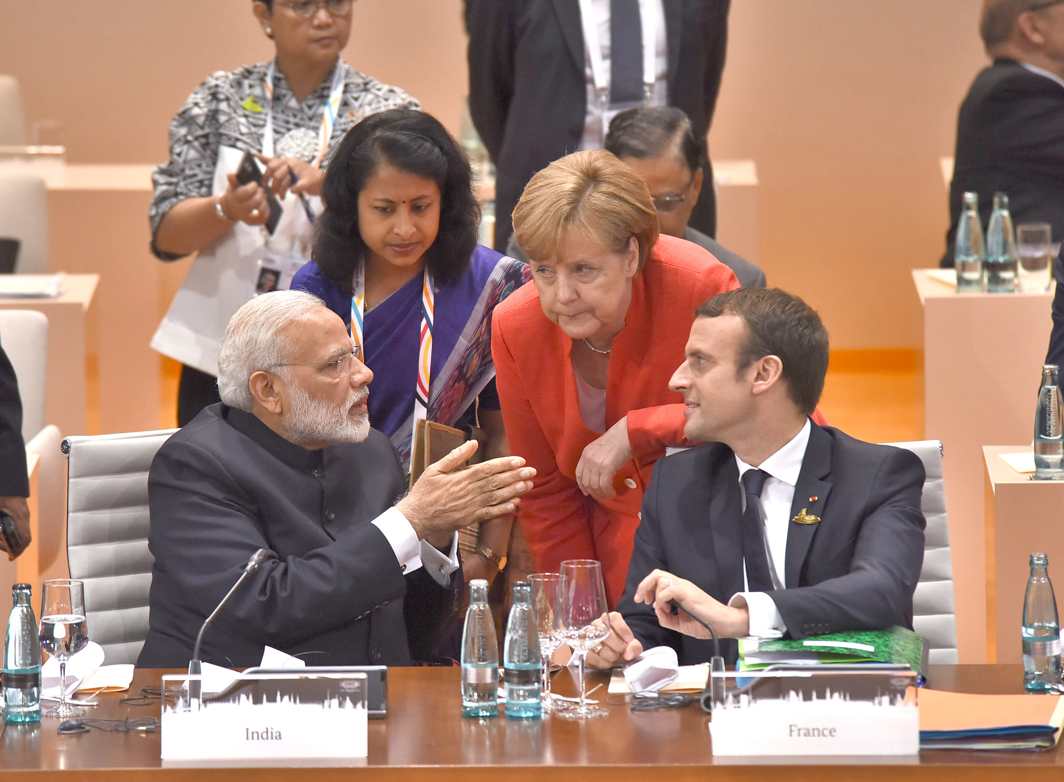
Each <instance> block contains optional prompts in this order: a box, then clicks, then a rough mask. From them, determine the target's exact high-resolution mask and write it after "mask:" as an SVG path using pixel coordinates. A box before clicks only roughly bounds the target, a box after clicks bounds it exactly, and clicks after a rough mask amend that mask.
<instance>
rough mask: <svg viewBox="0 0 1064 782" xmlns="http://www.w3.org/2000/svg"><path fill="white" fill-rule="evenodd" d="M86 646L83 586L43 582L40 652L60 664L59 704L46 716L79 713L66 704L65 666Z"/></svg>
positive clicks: (58, 580) (68, 581) (66, 581)
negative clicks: (41, 650)
mask: <svg viewBox="0 0 1064 782" xmlns="http://www.w3.org/2000/svg"><path fill="white" fill-rule="evenodd" d="M88 642H89V629H88V627H87V626H86V623H85V583H84V582H83V581H78V580H75V579H67V578H53V579H49V580H47V581H45V582H44V591H43V593H42V594H41V648H42V649H44V650H45V651H46V652H48V653H49V654H51V655H54V656H55V657H56V658H57V659H58V660H59V704H58V705H57V706H56V707H55V708H54V709H50V710H49V711H48V712H46V715H47V716H49V717H58V718H59V719H66V718H67V717H70V716H72V715H74V714H78V713H79V710H78V709H75V708H74V707H73V706H71V705H70V704H69V703H67V694H66V692H67V688H66V666H67V660H68V659H70V657H71V655H74V654H77V653H78V652H80V651H81V650H82V649H84V648H85V644H87V643H88Z"/></svg>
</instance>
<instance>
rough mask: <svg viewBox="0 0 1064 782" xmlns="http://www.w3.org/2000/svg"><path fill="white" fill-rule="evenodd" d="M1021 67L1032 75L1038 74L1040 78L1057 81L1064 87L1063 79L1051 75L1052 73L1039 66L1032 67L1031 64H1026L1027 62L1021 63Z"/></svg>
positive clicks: (1053, 74)
mask: <svg viewBox="0 0 1064 782" xmlns="http://www.w3.org/2000/svg"><path fill="white" fill-rule="evenodd" d="M1020 65H1021V66H1023V67H1024V68H1026V69H1027V70H1029V71H1030V72H1031V73H1035V74H1037V75H1039V76H1044V77H1045V78H1047V79H1049V80H1050V81H1055V82H1056V83H1057V84H1059V85H1060V86H1061V87H1064V79H1061V78H1060V77H1059V76H1057V75H1056V74H1055V73H1051V72H1050V71H1047V70H1046V69H1045V68H1039V67H1038V66H1037V65H1030V64H1028V63H1025V62H1021V63H1020Z"/></svg>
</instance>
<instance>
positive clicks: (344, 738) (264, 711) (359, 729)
mask: <svg viewBox="0 0 1064 782" xmlns="http://www.w3.org/2000/svg"><path fill="white" fill-rule="evenodd" d="M298 676H299V674H298V673H295V672H294V673H293V677H292V678H293V680H296V679H297V677H298ZM185 678H186V677H163V685H164V691H167V692H174V688H173V687H172V686H170V687H168V686H167V685H168V682H167V680H168V679H176V680H178V681H181V682H183V681H184V680H185ZM276 680H277V677H272V678H271V677H267V678H266V679H265V680H263V679H258V678H256V679H254V681H255V683H257V684H260V685H261V684H263V683H265V682H266V681H268V682H269V685H271V686H266V687H263V688H260V689H259V690H258V691H255V690H250V691H243V692H242V691H241V687H240V686H239V685H245V686H246V685H247V684H248V680H242V681H241V682H239V683H238V686H235V687H234V688H233V689H234V692H232V693H230V694H229V695H228V696H226V695H224V694H223V696H222V697H221V698H215V699H213V700H212V699H204V701H203V702H202V703H199V704H190V703H189V701H188V698H187V689H185V690H181V691H180V692H181V695H178V696H177V697H176V699H175V698H171V699H166V698H164V705H163V710H162V717H161V720H160V723H161V732H162V735H161V741H162V753H161V754H162V760H163V761H164V762H166V763H175V764H179V763H180V764H187V763H211V762H234V761H238V762H248V763H254V762H256V761H259V762H261V761H294V762H298V763H300V764H304V763H305V764H308V765H313V764H314V763H315V762H319V763H322V764H325V765H337V764H343V763H344V761H350V762H351V763H352V764H357V763H358V762H359V761H360V760H362V759H364V758H365V757H366V755H367V751H368V747H367V734H368V724H367V716H368V715H367V712H366V697H365V693H366V682H365V674H347V675H345V677H344V678H343V680H342V681H339V682H336V687H335V688H334V691H333V692H331V693H329V694H328V695H326V696H325V697H322V698H316V697H314V695H313V694H308V696H307V697H300V696H299V695H298V694H295V695H293V694H278V692H277V689H276V688H275V686H276ZM169 684H171V685H172V682H171V683H169ZM248 689H250V688H248ZM318 689H319V690H320V689H321V688H320V687H318Z"/></svg>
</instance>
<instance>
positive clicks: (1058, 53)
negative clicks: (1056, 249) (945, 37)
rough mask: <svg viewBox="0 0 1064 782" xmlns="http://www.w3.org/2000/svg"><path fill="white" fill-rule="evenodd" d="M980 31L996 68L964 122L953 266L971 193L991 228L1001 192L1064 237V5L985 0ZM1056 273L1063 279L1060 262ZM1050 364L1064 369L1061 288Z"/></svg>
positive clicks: (973, 95) (971, 99)
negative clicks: (964, 204)
mask: <svg viewBox="0 0 1064 782" xmlns="http://www.w3.org/2000/svg"><path fill="white" fill-rule="evenodd" d="M979 33H980V35H981V36H982V39H983V45H984V46H985V47H986V51H987V54H988V55H990V57H991V58H992V59H993V64H991V65H990V66H989V67H988V68H984V69H983V70H982V71H980V72H979V74H978V75H977V76H976V77H975V81H974V82H973V83H972V86H971V88H970V89H969V90H968V94H967V95H966V96H965V98H964V102H963V103H962V104H961V109H960V114H959V116H958V118H957V148H956V152H955V157H954V167H953V181H952V182H951V184H950V193H949V206H950V227H949V231H948V233H947V235H946V253H945V255H944V256H943V257H942V266H946V267H948V266H952V265H953V240H954V233H955V231H956V225H957V218H958V216H959V214H960V211H961V203H962V199H963V196H964V193H965V192H968V191H971V192H975V193H978V194H979V212H980V217H981V219H982V221H983V224H984V225H985V224H986V222H987V221H988V219H989V216H990V212H991V208H992V204H991V201H992V197H993V193H994V191H996V190H1000V191H1002V192H1005V193H1007V194H1008V196H1009V208H1010V211H1011V212H1012V217H1013V221H1014V222H1015V223H1017V224H1018V223H1030V222H1046V223H1049V224H1050V225H1051V226H1052V227H1053V240H1054V241H1060V240H1061V239H1064V0H984V2H983V11H982V16H981V18H980V22H979ZM1056 272H1057V278H1058V281H1059V279H1060V276H1061V275H1060V265H1059V262H1058V264H1057V265H1056ZM1046 362H1047V363H1052V364H1061V363H1064V285H1060V284H1058V285H1057V292H1056V296H1055V298H1054V300H1053V332H1052V335H1051V336H1050V339H1049V350H1048V355H1047V357H1046ZM1030 380H1031V382H1032V383H1034V382H1035V380H1034V378H1031V379H1030Z"/></svg>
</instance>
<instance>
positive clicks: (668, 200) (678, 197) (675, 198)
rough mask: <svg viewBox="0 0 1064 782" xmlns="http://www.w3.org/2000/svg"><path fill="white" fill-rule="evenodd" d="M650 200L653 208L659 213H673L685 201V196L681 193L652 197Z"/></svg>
mask: <svg viewBox="0 0 1064 782" xmlns="http://www.w3.org/2000/svg"><path fill="white" fill-rule="evenodd" d="M650 200H651V201H653V202H654V208H655V209H657V210H658V211H659V212H675V211H676V210H677V209H679V208H680V207H681V206H682V205H683V202H684V201H686V200H687V196H686V195H685V194H681V193H666V194H665V195H660V196H654V197H653V198H651V199H650Z"/></svg>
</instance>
